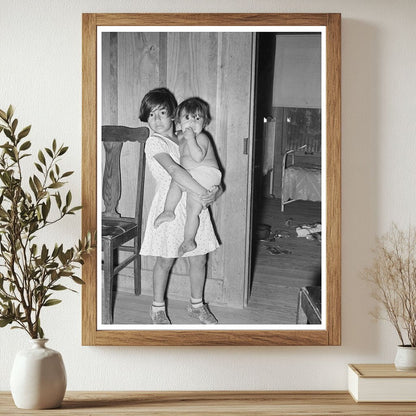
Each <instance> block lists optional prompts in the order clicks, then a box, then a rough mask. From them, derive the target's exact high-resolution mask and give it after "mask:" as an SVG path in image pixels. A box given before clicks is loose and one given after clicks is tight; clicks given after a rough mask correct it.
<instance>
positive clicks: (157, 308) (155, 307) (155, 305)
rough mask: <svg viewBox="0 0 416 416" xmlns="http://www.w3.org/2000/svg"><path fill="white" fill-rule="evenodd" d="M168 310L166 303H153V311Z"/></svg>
mask: <svg viewBox="0 0 416 416" xmlns="http://www.w3.org/2000/svg"><path fill="white" fill-rule="evenodd" d="M165 309H166V305H165V302H156V301H155V300H154V301H153V302H152V311H153V312H158V311H164V310H165Z"/></svg>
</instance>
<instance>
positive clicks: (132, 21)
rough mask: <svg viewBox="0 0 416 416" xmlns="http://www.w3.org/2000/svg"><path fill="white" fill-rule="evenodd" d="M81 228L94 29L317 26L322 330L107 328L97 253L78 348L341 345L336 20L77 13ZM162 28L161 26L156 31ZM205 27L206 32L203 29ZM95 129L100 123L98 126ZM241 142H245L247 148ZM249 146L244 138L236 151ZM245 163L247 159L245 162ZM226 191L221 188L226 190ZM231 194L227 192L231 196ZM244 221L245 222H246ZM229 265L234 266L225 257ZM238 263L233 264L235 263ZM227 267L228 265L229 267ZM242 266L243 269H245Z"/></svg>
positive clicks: (92, 121)
mask: <svg viewBox="0 0 416 416" xmlns="http://www.w3.org/2000/svg"><path fill="white" fill-rule="evenodd" d="M82 24H83V26H82V31H83V34H82V35H83V37H82V90H83V92H82V140H83V145H82V166H83V179H82V205H83V216H82V230H83V233H85V232H87V231H89V230H95V229H97V169H98V170H99V167H98V166H97V136H98V134H97V132H98V131H99V129H98V128H97V123H98V118H97V33H98V32H97V29H98V28H99V27H103V26H105V27H111V26H115V27H121V26H135V27H138V31H140V27H142V26H143V27H146V28H147V30H148V28H149V27H153V28H156V29H157V28H158V27H164V29H163V30H165V31H166V27H171V26H173V27H185V26H190V27H195V28H196V27H198V28H204V27H214V26H215V27H218V26H219V27H224V30H225V28H226V30H227V31H232V30H233V27H235V28H239V27H245V28H247V27H248V28H250V27H253V28H255V29H253V31H254V30H255V31H259V29H258V28H259V27H260V28H262V27H263V28H272V27H287V28H288V29H289V28H290V27H294V26H296V27H298V26H299V27H304V28H305V31H308V28H309V29H310V28H313V27H321V28H323V31H322V33H323V34H325V43H324V45H326V47H325V57H326V62H325V65H324V64H323V65H324V71H323V73H324V74H326V80H323V81H324V82H325V84H326V89H325V92H326V97H324V98H323V100H322V101H323V102H325V104H326V114H325V118H323V119H324V120H325V121H326V123H325V126H324V127H325V130H326V149H323V150H322V152H323V153H324V154H325V158H324V160H325V161H326V170H325V171H324V172H325V178H324V180H326V205H325V211H324V212H325V213H326V228H325V231H326V232H325V238H323V241H324V242H325V250H324V252H325V254H326V256H325V257H324V259H323V261H324V262H325V265H324V269H325V270H326V286H325V293H324V296H323V301H324V309H325V311H326V313H325V314H324V315H323V317H324V321H323V323H322V324H323V325H321V326H320V327H318V329H316V328H315V327H314V326H313V325H312V326H310V327H307V328H306V327H305V326H301V327H300V329H293V328H292V329H284V328H281V327H280V326H279V327H278V328H277V329H274V328H267V329H264V328H262V327H261V326H260V327H259V328H257V327H255V326H254V327H253V328H250V329H247V328H245V327H244V329H239V328H238V327H237V328H233V329H228V328H227V327H222V326H221V325H220V326H218V327H216V328H212V327H211V328H209V329H208V328H207V329H206V330H205V329H198V330H193V329H192V328H190V329H188V328H186V329H185V328H184V329H182V328H179V329H170V328H167V329H163V330H160V329H152V328H151V327H150V326H149V328H150V329H145V330H134V329H114V330H113V329H112V328H111V327H105V328H100V327H99V325H98V324H97V274H98V271H97V269H98V267H97V255H98V254H99V253H95V254H94V255H92V256H90V257H89V258H88V259H87V260H86V262H85V264H84V266H83V271H82V275H83V279H84V281H85V282H86V284H85V285H84V287H83V290H82V344H83V345H126V346H127V345H163V346H168V345H172V346H173V345H184V346H198V345H216V346H219V345H227V346H230V345H236V346H238V345H286V346H288V345H298V346H300V345H321V346H324V345H340V343H341V291H340V279H341V276H340V274H341V242H340V232H341V185H340V184H341V166H340V165H341V158H340V151H341V95H340V94H341V93H340V87H341V74H340V72H341V71H340V68H341V51H340V48H341V39H340V37H341V16H340V14H336V13H321V14H239V13H238V14H234V13H233V14H228V13H224V14H222V13H214V14H100V13H92V14H83V17H82ZM160 30H161V31H162V29H160ZM209 30H210V29H209V28H207V30H206V31H207V32H208V31H209ZM99 127H101V126H99ZM247 142H248V144H247ZM247 146H249V148H250V140H249V139H246V140H245V142H244V148H245V150H246V147H247ZM251 163H253V162H251ZM226 192H228V188H227V189H226ZM231 192H232V191H231ZM249 222H250V221H249ZM229 261H230V262H232V261H235V260H233V259H230V260H229ZM237 261H238V260H237ZM230 267H233V266H230ZM247 267H248V266H247Z"/></svg>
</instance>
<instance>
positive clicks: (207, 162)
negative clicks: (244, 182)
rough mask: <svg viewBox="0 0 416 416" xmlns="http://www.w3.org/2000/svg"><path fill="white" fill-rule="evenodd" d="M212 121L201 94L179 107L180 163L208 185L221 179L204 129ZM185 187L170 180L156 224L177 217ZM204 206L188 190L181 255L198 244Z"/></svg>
mask: <svg viewBox="0 0 416 416" xmlns="http://www.w3.org/2000/svg"><path fill="white" fill-rule="evenodd" d="M210 121H211V117H210V115H209V107H208V104H207V103H206V102H205V101H203V100H201V99H200V98H198V97H193V98H188V99H187V100H185V101H183V102H182V103H181V104H179V106H178V108H177V109H176V114H175V124H176V128H177V130H178V133H177V137H178V140H179V152H180V164H181V166H182V167H183V168H185V169H186V170H187V171H188V172H189V173H190V174H191V176H192V177H193V178H194V179H195V180H196V181H197V182H198V183H199V184H200V185H202V186H203V187H204V188H206V189H211V188H212V187H213V186H218V185H220V183H221V171H220V170H219V168H218V162H217V159H216V157H215V153H214V149H213V147H212V143H211V140H210V138H209V137H208V135H207V134H206V133H205V132H204V131H203V130H204V128H205V127H206V126H207V125H208V124H209V122H210ZM183 190H184V189H183V188H182V187H181V186H180V185H179V184H177V183H176V182H175V181H171V184H170V188H169V192H168V194H167V196H166V201H165V206H164V210H163V212H162V213H161V214H160V215H159V216H158V217H157V218H156V220H155V227H158V226H159V225H161V224H163V223H164V222H167V221H173V220H174V219H175V209H176V207H177V205H178V203H179V201H180V199H181V197H182V192H183ZM203 208H204V207H203V205H202V204H201V203H200V201H199V200H198V199H197V198H195V197H194V194H193V193H191V192H190V193H188V194H187V199H186V222H185V233H184V241H183V243H182V244H181V246H180V247H179V253H178V254H179V256H183V255H184V254H185V253H187V252H188V251H192V250H194V249H195V248H196V242H195V236H196V233H197V230H198V227H199V214H200V213H201V211H202V209H203Z"/></svg>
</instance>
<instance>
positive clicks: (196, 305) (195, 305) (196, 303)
mask: <svg viewBox="0 0 416 416" xmlns="http://www.w3.org/2000/svg"><path fill="white" fill-rule="evenodd" d="M191 304H192V307H193V308H202V306H203V305H204V303H203V302H202V298H197V299H195V298H191Z"/></svg>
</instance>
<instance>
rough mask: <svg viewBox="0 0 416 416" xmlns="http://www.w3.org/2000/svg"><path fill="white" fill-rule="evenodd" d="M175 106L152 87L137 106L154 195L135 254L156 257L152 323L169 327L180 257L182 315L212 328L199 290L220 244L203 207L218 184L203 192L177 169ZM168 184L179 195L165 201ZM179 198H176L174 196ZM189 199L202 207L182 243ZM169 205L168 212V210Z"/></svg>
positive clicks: (169, 96) (179, 140) (212, 197)
mask: <svg viewBox="0 0 416 416" xmlns="http://www.w3.org/2000/svg"><path fill="white" fill-rule="evenodd" d="M176 107H177V102H176V99H175V97H174V96H173V94H172V93H171V92H170V91H169V90H168V89H166V88H156V89H154V90H151V91H150V92H148V93H147V94H146V95H145V97H144V98H143V100H142V103H141V106H140V120H141V121H145V122H147V123H148V126H149V129H150V132H151V134H150V137H149V138H148V139H147V142H146V146H145V153H146V163H147V166H148V167H149V170H150V172H151V174H152V176H153V177H154V179H155V181H156V188H155V195H154V197H153V200H152V203H151V206H150V210H149V216H148V219H147V224H146V229H145V233H144V238H143V242H142V245H141V250H140V254H141V255H144V256H155V257H156V263H155V266H154V269H153V303H152V307H151V310H150V317H151V320H152V323H153V324H170V323H171V321H170V319H169V317H168V315H167V311H166V304H165V296H166V288H167V283H168V278H169V273H170V270H171V268H172V266H173V264H174V262H175V260H176V258H178V257H180V256H181V255H182V256H183V257H188V258H189V276H190V284H191V299H190V302H189V304H188V306H187V312H188V314H189V315H190V316H191V317H193V318H196V319H198V320H199V322H200V323H203V324H216V323H217V319H216V318H215V316H214V315H213V314H212V312H211V311H210V310H209V308H208V306H207V305H206V304H205V303H204V301H203V291H204V286H205V278H206V261H207V253H209V252H212V251H214V250H216V249H217V247H218V246H219V243H218V240H217V238H216V235H215V232H214V228H213V225H212V222H211V217H210V214H209V211H208V209H203V208H206V207H207V206H208V205H209V204H211V203H212V202H213V201H215V199H216V198H217V195H218V194H219V193H220V191H219V187H218V186H214V187H213V188H212V189H209V190H208V189H207V188H205V187H204V186H202V185H201V184H200V183H199V182H198V181H197V180H195V179H194V178H193V177H192V176H191V174H190V173H189V172H188V171H187V170H186V169H184V168H183V167H182V166H181V164H180V162H181V153H180V147H181V145H182V148H183V144H184V143H183V140H187V139H186V138H185V132H184V131H182V133H179V134H178V136H177V135H176V134H175V132H174V115H175V110H176ZM184 126H185V125H184ZM184 130H186V127H185V129H184ZM187 134H189V133H187ZM199 134H200V133H199ZM197 136H198V134H197V133H196V132H195V131H194V140H195V138H196V137H197ZM201 143H202V142H201ZM205 153H206V155H205V157H206V156H207V155H208V153H207V151H206V152H205ZM173 182H174V183H175V185H172V187H174V186H179V187H180V188H179V189H180V192H178V191H177V190H176V191H173V193H176V196H175V197H174V198H172V196H169V198H168V199H167V200H166V197H167V195H168V193H172V191H170V188H171V183H173ZM182 190H185V191H186V192H182ZM178 194H180V197H179V198H178ZM187 195H189V196H188V197H187ZM191 198H192V202H191V205H192V206H195V207H201V208H200V209H199V208H192V211H193V212H198V210H199V211H200V213H199V214H198V215H197V217H198V219H197V221H196V222H197V225H196V227H195V225H193V226H192V227H191V228H192V229H193V230H195V231H196V232H195V236H194V238H190V239H189V238H188V241H187V237H186V234H185V224H186V222H187V204H188V202H189V200H190V199H191ZM172 201H173V203H172ZM176 204H177V205H176ZM175 205H176V208H175ZM172 207H173V210H172V209H170V208H172ZM169 210H171V211H173V216H172V215H169V213H168V216H167V218H163V215H162V217H161V218H159V219H157V218H158V217H160V214H161V213H166V211H169ZM194 223H195V221H194ZM192 233H193V231H192ZM192 233H191V234H192ZM184 235H185V238H184ZM189 240H192V241H191V244H190V245H186V247H185V246H184V244H188V243H189ZM193 244H194V245H195V246H193Z"/></svg>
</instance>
